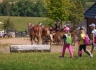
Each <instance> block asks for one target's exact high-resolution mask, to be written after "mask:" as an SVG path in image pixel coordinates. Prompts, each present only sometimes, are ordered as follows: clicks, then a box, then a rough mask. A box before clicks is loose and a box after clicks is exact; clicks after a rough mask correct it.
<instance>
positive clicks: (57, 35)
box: [53, 29, 77, 45]
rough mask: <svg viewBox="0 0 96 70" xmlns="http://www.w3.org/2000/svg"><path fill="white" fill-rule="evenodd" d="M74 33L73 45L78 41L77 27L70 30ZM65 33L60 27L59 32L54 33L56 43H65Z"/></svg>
mask: <svg viewBox="0 0 96 70" xmlns="http://www.w3.org/2000/svg"><path fill="white" fill-rule="evenodd" d="M70 33H71V35H72V45H75V42H76V36H77V29H74V30H73V31H70ZM64 34H65V32H64V31H63V30H62V29H60V30H59V31H58V32H56V33H55V34H54V36H53V37H54V38H53V40H54V41H53V42H54V43H56V44H63V40H62V36H63V35H64Z"/></svg>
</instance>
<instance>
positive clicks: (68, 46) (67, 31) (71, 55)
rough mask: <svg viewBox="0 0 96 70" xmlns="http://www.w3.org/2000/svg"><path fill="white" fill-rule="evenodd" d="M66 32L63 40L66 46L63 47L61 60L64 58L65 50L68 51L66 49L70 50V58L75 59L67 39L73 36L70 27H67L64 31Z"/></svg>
mask: <svg viewBox="0 0 96 70" xmlns="http://www.w3.org/2000/svg"><path fill="white" fill-rule="evenodd" d="M64 31H65V32H66V33H65V34H64V35H63V37H62V39H64V45H63V50H62V56H60V57H61V58H63V57H64V54H65V50H66V48H68V50H69V52H70V57H71V58H73V51H72V46H71V44H68V43H67V42H66V40H67V37H68V36H70V37H71V34H70V33H69V31H70V29H69V28H68V27H66V28H65V29H64ZM71 43H72V42H71Z"/></svg>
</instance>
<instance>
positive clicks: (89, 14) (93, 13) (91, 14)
mask: <svg viewBox="0 0 96 70" xmlns="http://www.w3.org/2000/svg"><path fill="white" fill-rule="evenodd" d="M84 17H85V18H96V3H95V4H94V5H92V6H91V7H90V8H89V9H88V10H87V11H86V12H85V13H84Z"/></svg>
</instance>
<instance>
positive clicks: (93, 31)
mask: <svg viewBox="0 0 96 70" xmlns="http://www.w3.org/2000/svg"><path fill="white" fill-rule="evenodd" d="M91 33H92V34H94V36H95V37H96V29H94V30H92V32H91Z"/></svg>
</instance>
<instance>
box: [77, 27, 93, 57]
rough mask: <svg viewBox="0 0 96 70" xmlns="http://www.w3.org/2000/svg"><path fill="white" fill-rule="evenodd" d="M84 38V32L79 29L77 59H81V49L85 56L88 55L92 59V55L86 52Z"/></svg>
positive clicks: (82, 29)
mask: <svg viewBox="0 0 96 70" xmlns="http://www.w3.org/2000/svg"><path fill="white" fill-rule="evenodd" d="M85 36H86V32H85V30H84V28H83V27H81V28H80V37H79V38H80V45H79V49H78V56H79V58H81V57H82V49H83V50H84V52H85V53H86V54H88V55H89V56H90V57H92V54H91V53H90V52H89V51H88V50H86V45H85V44H84V38H85Z"/></svg>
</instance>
